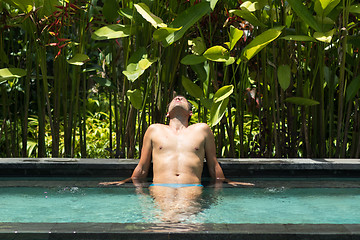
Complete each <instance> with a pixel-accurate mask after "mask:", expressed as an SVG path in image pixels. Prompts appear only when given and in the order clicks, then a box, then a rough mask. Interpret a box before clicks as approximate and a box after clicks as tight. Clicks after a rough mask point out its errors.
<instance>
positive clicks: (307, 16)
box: [287, 0, 321, 32]
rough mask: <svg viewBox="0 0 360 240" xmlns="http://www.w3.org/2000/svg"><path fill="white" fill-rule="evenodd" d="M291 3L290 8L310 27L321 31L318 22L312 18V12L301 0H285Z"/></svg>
mask: <svg viewBox="0 0 360 240" xmlns="http://www.w3.org/2000/svg"><path fill="white" fill-rule="evenodd" d="M287 1H288V3H289V4H290V5H291V8H292V9H293V10H294V12H295V13H296V14H297V15H298V16H299V17H300V18H301V19H302V20H303V21H304V22H305V23H306V24H307V25H309V26H310V27H312V28H313V29H314V30H315V31H317V32H321V27H320V25H319V23H318V22H317V21H316V19H315V18H314V16H313V14H312V13H311V12H310V11H309V9H308V8H307V7H306V6H305V5H304V4H303V1H301V0H287Z"/></svg>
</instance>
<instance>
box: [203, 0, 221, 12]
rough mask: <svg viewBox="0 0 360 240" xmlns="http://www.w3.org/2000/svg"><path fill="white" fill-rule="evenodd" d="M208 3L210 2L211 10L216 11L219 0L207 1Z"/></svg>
mask: <svg viewBox="0 0 360 240" xmlns="http://www.w3.org/2000/svg"><path fill="white" fill-rule="evenodd" d="M206 1H208V2H210V8H211V10H214V8H215V6H216V3H217V2H218V1H219V0H206Z"/></svg>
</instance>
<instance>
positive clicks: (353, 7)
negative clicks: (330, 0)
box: [349, 4, 360, 14]
mask: <svg viewBox="0 0 360 240" xmlns="http://www.w3.org/2000/svg"><path fill="white" fill-rule="evenodd" d="M349 12H351V13H357V14H360V4H355V5H351V6H350V7H349Z"/></svg>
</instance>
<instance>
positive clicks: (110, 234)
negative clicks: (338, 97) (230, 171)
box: [0, 223, 360, 240]
mask: <svg viewBox="0 0 360 240" xmlns="http://www.w3.org/2000/svg"><path fill="white" fill-rule="evenodd" d="M0 239H2V240H8V239H12V240H13V239H22V240H25V239H37V240H41V239H68V240H70V239H108V240H111V239H123V240H126V239H159V240H161V239H197V240H198V239H211V240H214V239H247V240H252V239H254V240H255V239H266V240H273V239H274V240H282V239H286V240H288V239H296V240H302V239H304V240H305V239H319V240H320V239H321V240H322V239H324V240H325V239H326V240H331V239H337V240H338V239H342V240H347V239H349V240H350V239H351V240H354V239H360V224H211V223H207V224H191V225H189V224H154V223H148V224H147V223H0Z"/></svg>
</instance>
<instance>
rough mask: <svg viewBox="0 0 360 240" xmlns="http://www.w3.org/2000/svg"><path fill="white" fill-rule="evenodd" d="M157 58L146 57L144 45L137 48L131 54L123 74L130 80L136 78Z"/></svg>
mask: <svg viewBox="0 0 360 240" xmlns="http://www.w3.org/2000/svg"><path fill="white" fill-rule="evenodd" d="M156 61H157V59H153V60H150V59H148V58H147V52H146V49H145V48H144V47H141V48H139V49H138V50H137V51H136V52H135V53H133V55H131V57H130V59H129V61H128V65H127V66H126V70H124V71H123V74H124V75H125V76H126V77H127V79H128V80H130V81H132V82H133V81H135V80H136V79H138V78H139V77H140V76H141V75H142V74H143V73H144V72H145V70H146V69H147V68H149V67H150V66H151V64H153V63H154V62H156Z"/></svg>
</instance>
